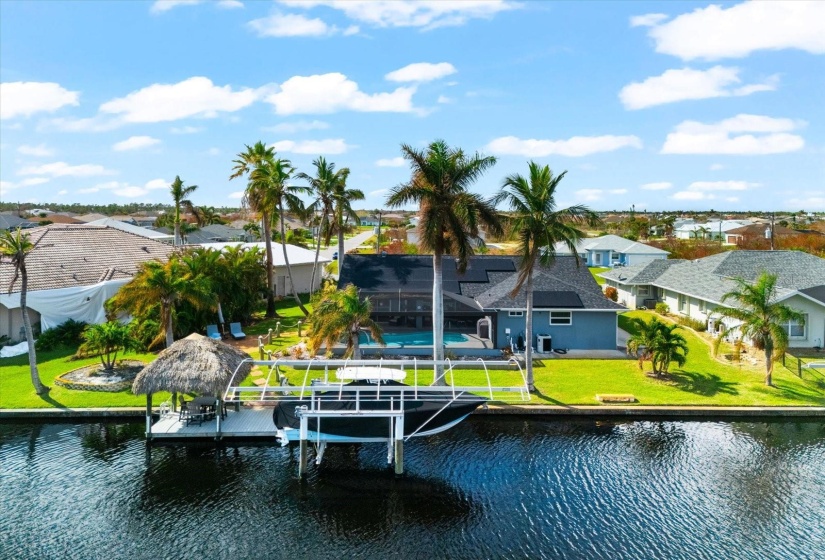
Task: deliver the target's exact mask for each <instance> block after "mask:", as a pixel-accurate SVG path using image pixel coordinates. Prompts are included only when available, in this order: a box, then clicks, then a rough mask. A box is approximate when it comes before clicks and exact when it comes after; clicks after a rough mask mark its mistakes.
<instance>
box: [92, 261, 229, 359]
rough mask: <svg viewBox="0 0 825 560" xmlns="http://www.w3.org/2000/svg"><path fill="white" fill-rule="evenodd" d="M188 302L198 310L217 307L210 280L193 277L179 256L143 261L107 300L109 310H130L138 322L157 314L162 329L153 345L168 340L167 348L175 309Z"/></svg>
mask: <svg viewBox="0 0 825 560" xmlns="http://www.w3.org/2000/svg"><path fill="white" fill-rule="evenodd" d="M181 302H187V303H189V304H190V305H192V306H193V307H195V308H196V309H203V308H208V309H212V310H214V309H215V308H216V307H217V302H216V300H215V295H214V294H213V293H212V292H211V291H210V285H209V282H208V280H206V279H205V278H204V277H203V276H193V275H191V274H189V273H188V271H187V270H186V266H185V265H184V264H183V263H181V262H180V260H179V258H178V257H174V256H173V257H172V258H170V259H169V260H168V261H167V262H166V263H163V262H161V261H159V260H151V261H145V262H143V263H141V265H140V268H139V269H138V272H137V274H135V276H134V278H132V280H130V281H129V282H128V283H127V284H124V285H123V286H122V287H121V288H120V290H118V292H117V293H116V294H115V295H114V296H113V297H112V298H111V299H110V300H109V301H108V302H107V306H108V307H109V309H111V310H113V311H123V312H126V313H129V314H130V315H132V316H133V317H135V318H136V319H138V320H139V321H140V320H142V319H144V318H151V317H153V316H157V322H158V326H159V332H158V334H157V336H156V337H155V338H154V339H153V340H152V342H151V344H152V345H154V344H159V343H160V342H161V341H163V340H164V339H165V342H166V347H167V348H168V347H169V346H171V345H172V343H173V342H174V341H175V336H174V318H175V308H176V306H178V305H179V304H180V303H181Z"/></svg>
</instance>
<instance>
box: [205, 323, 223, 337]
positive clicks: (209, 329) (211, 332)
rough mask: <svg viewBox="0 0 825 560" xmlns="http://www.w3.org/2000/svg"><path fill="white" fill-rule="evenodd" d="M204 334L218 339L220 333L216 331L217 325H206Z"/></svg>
mask: <svg viewBox="0 0 825 560" xmlns="http://www.w3.org/2000/svg"><path fill="white" fill-rule="evenodd" d="M206 336H208V337H209V338H214V339H215V340H220V339H221V333H220V332H218V325H206Z"/></svg>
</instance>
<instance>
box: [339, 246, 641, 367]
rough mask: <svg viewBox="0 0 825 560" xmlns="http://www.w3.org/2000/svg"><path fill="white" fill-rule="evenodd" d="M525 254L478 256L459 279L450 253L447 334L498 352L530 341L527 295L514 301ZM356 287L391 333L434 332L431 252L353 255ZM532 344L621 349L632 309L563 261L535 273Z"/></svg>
mask: <svg viewBox="0 0 825 560" xmlns="http://www.w3.org/2000/svg"><path fill="white" fill-rule="evenodd" d="M518 263H519V257H516V256H487V255H478V256H474V257H471V258H470V262H469V264H468V266H467V270H466V271H465V272H464V273H463V274H459V272H458V270H457V268H456V262H455V259H454V258H452V257H448V256H445V257H444V264H443V272H442V283H443V289H444V330H445V332H457V333H471V334H473V335H475V336H476V337H477V338H479V339H484V340H488V341H489V343H490V344H491V346H492V347H493V348H499V349H500V348H504V347H509V346H511V343H515V344H516V345H519V342H521V343H522V344H526V343H527V342H528V341H526V340H524V333H525V325H526V324H525V320H526V317H525V313H526V307H527V296H526V293H525V292H524V290H521V292H520V293H519V294H517V295H516V297H510V293H511V292H512V290H513V287H514V286H515V283H516V279H517V277H518V270H517V267H518ZM347 284H354V285H355V286H357V287H358V288H359V290H360V293H361V295H362V297H369V298H370V299H371V301H372V305H373V319H374V320H375V321H377V322H378V323H379V324H381V325H382V327H383V328H384V330H385V332H404V331H405V330H406V331H411V330H431V329H432V293H433V292H432V290H433V267H432V257H431V256H429V255H348V256H347V258H346V260H345V261H344V267H343V270H341V274H340V278H339V281H338V285H339V287H344V286H346V285H347ZM533 284H534V286H533V290H534V295H533V303H534V309H533V333H534V338H533V340H532V341H530V342H531V343H532V345H533V346H534V347H535V348H536V349H537V350H538V351H539V352H542V351H545V352H548V351H550V350H551V349H559V348H564V349H588V350H591V349H599V350H615V349H616V334H617V318H616V317H617V313H620V312H622V311H625V310H626V309H625V308H624V307H622V306H620V305H618V304H616V303H614V302H612V301H610V300H609V299H607V298H606V297H605V296H604V294H603V293H602V290H601V288H600V287H599V285H598V284H597V283H596V281H595V279H594V278H593V276H592V275H591V274H590V271H589V270H588V269H587V267H586V266H584V265H581V266H577V265H576V260H575V259H574V258H573V257H572V256H571V257H564V256H562V257H558V258H557V259H556V261H555V263H554V264H553V265H552V266H550V267H542V266H537V267H536V270H535V272H534V276H533Z"/></svg>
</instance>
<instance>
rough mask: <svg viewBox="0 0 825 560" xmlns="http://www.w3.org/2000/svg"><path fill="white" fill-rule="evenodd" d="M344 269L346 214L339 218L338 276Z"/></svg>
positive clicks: (342, 213)
mask: <svg viewBox="0 0 825 560" xmlns="http://www.w3.org/2000/svg"><path fill="white" fill-rule="evenodd" d="M343 268H344V212H343V211H341V215H340V216H338V274H341V270H342V269H343Z"/></svg>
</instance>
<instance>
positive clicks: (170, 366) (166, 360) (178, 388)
mask: <svg viewBox="0 0 825 560" xmlns="http://www.w3.org/2000/svg"><path fill="white" fill-rule="evenodd" d="M249 358H250V356H249V354H246V353H244V352H241V351H240V350H238V349H237V348H233V347H232V346H229V345H228V344H225V343H223V342H221V341H218V340H213V339H211V338H206V337H205V336H202V335H199V334H197V333H193V334H190V335H189V336H187V337H186V338H183V339H181V340H178V341H177V342H175V343H174V344H172V346H170V347H169V348H167V349H166V350H163V351H162V352H161V353H160V354H158V357H157V358H155V361H154V362H152V363H151V364H149V365H148V366H146V367H145V368H143V371H141V372H140V373H139V374H138V375H137V377H136V378H135V382H134V383H133V384H132V392H133V393H134V394H136V395H147V394H151V393H158V392H160V391H169V392H178V393H199V394H201V395H222V394H223V392H224V391H225V390H226V387H227V386H228V385H229V382H230V380H231V379H232V374H233V373H234V372H235V369H236V368H237V367H238V365H240V364H241V362H243V361H244V360H248V359H249ZM251 369H252V364H251V363H249V362H247V363H245V364H243V365H241V369H240V370H239V371H238V375H237V376H236V377H235V380H234V383H237V384H240V382H241V381H243V379H244V378H245V377H246V376H247V375H249V371H250V370H251Z"/></svg>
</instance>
